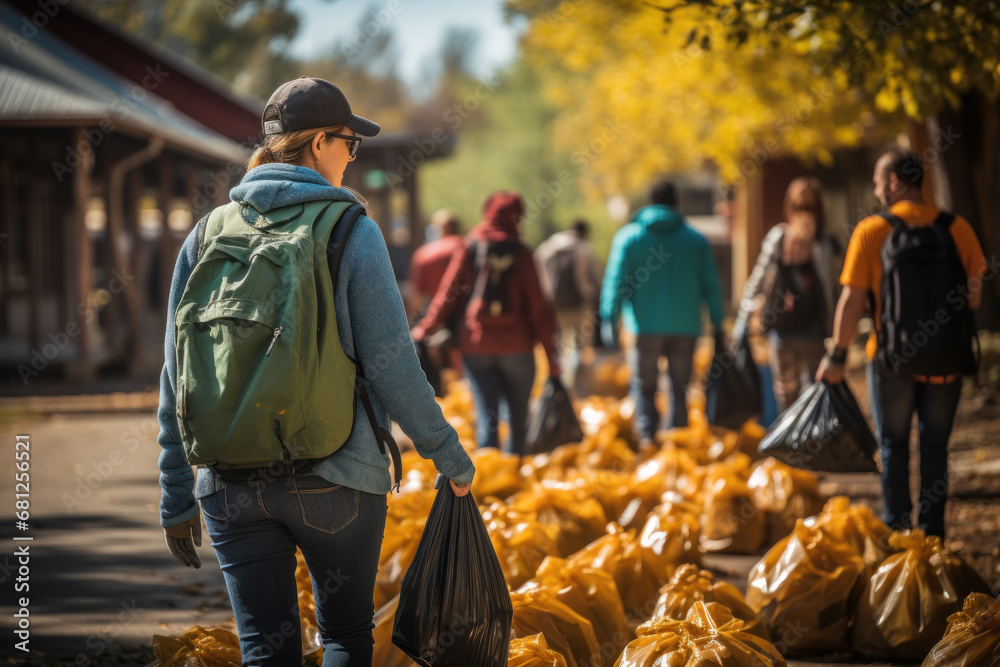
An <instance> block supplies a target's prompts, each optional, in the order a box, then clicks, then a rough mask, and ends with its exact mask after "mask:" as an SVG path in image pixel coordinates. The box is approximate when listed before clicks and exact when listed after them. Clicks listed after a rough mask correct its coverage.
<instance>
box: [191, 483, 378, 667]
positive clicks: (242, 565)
mask: <svg viewBox="0 0 1000 667" xmlns="http://www.w3.org/2000/svg"><path fill="white" fill-rule="evenodd" d="M201 509H202V512H203V513H204V514H205V524H206V525H207V527H208V534H209V535H210V536H211V538H212V547H213V548H214V549H215V553H216V556H218V559H219V565H220V566H221V567H222V573H223V576H224V577H225V580H226V589H227V590H228V591H229V599H230V601H231V603H232V605H233V614H234V615H235V616H236V626H237V629H238V631H239V636H240V651H241V653H242V655H243V665H245V666H246V665H269V666H272V665H273V666H280V667H284V666H286V665H288V666H291V665H294V666H295V667H299V666H300V665H301V664H302V641H301V637H300V628H299V614H298V595H297V592H296V588H295V547H296V545H297V546H298V547H299V548H300V549H302V553H303V555H304V556H305V559H306V564H307V565H308V566H309V572H310V574H311V575H312V585H313V595H314V596H315V600H316V621H317V624H318V626H319V630H320V637H321V641H322V643H323V665H324V667H342V666H344V665H352V666H357V665H370V664H371V660H372V645H373V640H372V629H373V628H374V627H375V626H374V624H373V622H372V617H373V616H374V612H375V609H374V606H375V602H374V594H375V574H376V572H377V571H378V557H379V550H380V549H381V546H382V533H383V531H384V529H385V513H386V498H385V496H382V495H375V494H371V493H364V492H362V491H358V490H356V489H349V488H347V487H344V486H338V485H335V484H331V483H330V482H328V481H326V480H325V479H323V478H322V477H319V476H317V475H313V474H309V473H295V474H293V475H291V476H282V477H277V478H273V477H272V478H269V479H263V480H260V481H249V482H226V483H225V487H223V488H222V489H219V490H218V491H215V492H214V493H212V494H210V495H208V496H205V497H204V498H202V499H201Z"/></svg>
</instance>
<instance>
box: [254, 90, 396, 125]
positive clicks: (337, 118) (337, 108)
mask: <svg viewBox="0 0 1000 667" xmlns="http://www.w3.org/2000/svg"><path fill="white" fill-rule="evenodd" d="M261 124H262V125H263V127H264V136H265V137H267V136H271V135H273V134H283V133H285V132H297V131H299V130H312V129H314V128H320V127H331V126H333V125H343V126H345V127H349V128H351V129H352V130H354V132H355V134H359V135H361V136H362V137H374V136H375V135H376V134H378V133H379V130H381V129H382V128H381V127H380V126H379V124H378V123H376V122H375V121H371V120H368V119H367V118H362V117H361V116H358V115H355V114H354V113H353V112H352V111H351V105H350V104H348V102H347V98H346V97H345V96H344V93H342V92H341V90H340V88H337V87H336V86H335V85H333V84H332V83H330V82H329V81H326V80H324V79H315V78H311V77H307V76H303V77H300V78H298V79H293V80H292V81H289V82H288V83H283V84H281V85H280V86H278V89H277V90H276V91H274V93H272V94H271V99H269V100H268V101H267V105H265V106H264V114H263V115H262V116H261Z"/></svg>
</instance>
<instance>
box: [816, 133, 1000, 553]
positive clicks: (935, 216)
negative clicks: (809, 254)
mask: <svg viewBox="0 0 1000 667" xmlns="http://www.w3.org/2000/svg"><path fill="white" fill-rule="evenodd" d="M923 174H924V167H923V163H922V162H921V160H920V157H919V156H918V155H917V154H915V153H913V152H912V151H909V150H906V149H903V148H900V147H898V146H891V147H889V148H887V149H886V150H885V151H884V152H883V153H882V155H881V156H880V157H879V159H878V161H877V162H876V164H875V172H874V177H873V181H874V184H875V196H876V197H877V198H878V200H879V201H880V202H881V203H882V205H883V206H884V207H885V210H886V214H885V215H873V216H870V217H868V218H865V219H864V220H862V221H861V222H859V223H858V226H857V227H856V228H855V229H854V232H853V234H852V235H851V239H850V242H849V244H848V247H847V256H846V257H845V259H844V269H843V272H842V273H841V276H840V282H841V284H842V285H843V291H842V292H841V296H840V301H839V302H838V304H837V312H836V316H835V319H834V327H833V342H834V350H833V352H830V353H828V354H827V356H826V357H824V359H823V361H822V362H821V363H820V367H819V369H818V370H817V372H816V380H817V381H820V380H824V381H826V382H828V383H830V384H836V383H838V382H840V381H841V380H842V379H843V377H844V361H845V359H846V356H847V346H848V345H849V344H850V342H851V341H852V340H853V339H854V336H855V334H856V331H857V326H858V320H859V319H860V318H861V315H862V314H863V313H864V311H865V308H866V307H867V306H868V305H869V303H870V304H871V307H872V315H873V319H874V321H875V331H873V332H872V335H871V337H870V338H869V340H868V345H867V347H866V353H867V357H868V359H869V364H868V384H869V391H870V393H871V404H872V417H873V420H874V422H875V434H876V437H877V438H878V441H879V453H880V456H881V459H882V474H881V480H882V500H883V503H884V519H885V522H886V523H887V524H888V525H889V526H890V527H891V528H893V529H904V528H910V527H911V526H912V517H911V515H912V512H913V504H912V500H911V497H910V488H909V482H910V471H909V467H910V466H909V464H910V461H909V454H910V449H909V443H910V425H911V422H912V419H913V413H914V412H916V414H917V419H918V422H919V434H920V436H919V437H920V480H921V482H920V503H919V506H918V522H919V527H920V528H922V529H924V530H925V531H926V532H927V533H928V534H931V535H939V536H941V537H942V538H943V537H944V514H945V502H946V500H947V495H948V438H949V437H950V435H951V429H952V425H953V423H954V420H955V411H956V409H957V407H958V400H959V396H960V394H961V390H962V381H961V380H962V375H963V372H964V371H965V370H966V367H962V368H958V369H957V370H956V371H955V372H949V373H947V374H945V375H931V374H925V375H922V374H918V371H919V368H920V367H921V366H922V365H925V364H922V363H920V362H919V361H917V360H921V359H926V358H927V357H926V352H927V350H929V349H932V348H934V346H935V345H936V344H937V343H938V342H939V341H940V340H942V339H941V338H939V339H938V340H937V341H935V340H934V337H935V335H940V336H942V337H943V336H945V334H944V333H943V332H944V331H945V328H946V327H947V328H948V331H949V332H951V331H954V330H955V329H954V328H953V327H954V326H958V323H961V322H969V325H968V326H969V332H970V333H971V327H972V324H971V315H970V312H969V311H971V310H975V309H976V308H978V307H979V302H980V298H981V290H982V276H983V274H984V273H985V272H986V269H987V266H986V259H985V258H984V257H983V251H982V247H981V246H980V244H979V240H978V239H977V238H976V234H975V232H974V231H973V229H972V227H971V226H970V225H969V223H968V222H967V221H966V220H965V219H963V218H962V217H961V216H951V215H950V214H942V212H941V211H940V210H938V209H937V208H936V207H935V206H934V205H933V204H931V203H929V202H927V201H925V200H924V198H923V196H922V194H921V189H920V187H921V183H922V181H923ZM886 216H887V217H888V218H889V219H886ZM939 218H940V219H939ZM949 220H950V221H951V222H950V226H949V225H948V221H949ZM891 221H892V222H891ZM893 222H895V223H896V228H895V229H894V226H893ZM932 225H941V226H942V227H940V228H939V229H946V230H947V231H949V232H950V234H948V233H945V232H943V231H942V232H938V233H940V239H941V240H940V241H939V244H940V246H939V247H938V248H937V249H938V250H939V251H941V252H944V253H947V255H946V256H948V257H951V258H952V265H954V264H957V263H961V268H958V267H957V266H955V268H954V273H953V275H954V276H957V280H955V282H956V283H957V284H954V285H949V284H944V285H942V284H941V283H938V284H937V285H933V287H934V289H933V290H930V291H928V290H923V291H924V292H925V293H930V292H934V293H935V294H941V293H943V294H944V295H945V296H944V298H941V299H939V300H940V301H941V303H937V302H935V303H933V304H929V307H930V308H931V309H932V312H934V313H935V317H934V318H924V319H921V320H920V322H919V324H920V325H921V326H922V332H915V333H914V332H911V333H912V334H913V335H912V338H911V339H905V342H906V345H908V346H909V347H910V351H908V352H905V353H904V354H903V355H899V354H897V353H893V352H892V351H891V350H890V349H889V348H890V346H891V345H892V343H891V342H889V341H890V340H897V339H898V337H899V334H898V333H896V332H893V331H890V329H891V328H892V327H894V326H896V323H895V321H894V319H893V318H894V317H898V315H897V313H898V312H899V310H900V308H902V309H906V308H908V307H910V305H909V304H905V305H902V306H901V305H900V304H901V303H902V302H903V301H907V300H910V301H911V302H916V301H920V299H921V298H922V296H923V295H922V294H917V293H912V292H911V293H907V292H906V289H905V285H904V286H903V289H902V292H901V291H900V290H899V289H896V291H893V289H894V288H895V286H898V285H902V284H903V283H901V282H899V281H897V282H895V283H894V284H887V285H883V261H884V260H883V249H884V248H886V247H888V246H889V245H890V244H891V243H899V239H900V238H901V237H900V234H905V233H906V232H907V230H915V229H918V228H930V226H932ZM914 237H915V236H914ZM924 238H926V235H925V237H924ZM949 241H950V242H952V243H953V250H952V249H951V248H950V246H948V244H949ZM885 261H890V258H889V255H888V254H887V255H886V259H885ZM897 266H898V265H897ZM928 266H929V265H928ZM935 266H938V267H940V266H942V265H941V264H937V265H935ZM963 269H964V275H963ZM898 270H899V269H894V270H893V273H892V274H891V275H892V276H893V277H894V279H895V277H898V276H899V275H902V274H901V273H897V272H896V271H898ZM911 275H913V274H911ZM918 275H919V268H918ZM927 275H928V273H927V272H924V274H923V277H922V279H923V280H924V284H931V285H932V284H933V281H937V280H941V281H948V280H949V278H948V275H949V274H948V273H947V272H940V273H938V272H935V273H933V274H931V275H932V276H933V278H932V279H931V280H927V279H926V278H927ZM887 282H891V281H887ZM942 287H943V288H944V289H941V288H942ZM886 295H889V298H891V299H893V303H890V306H891V308H890V309H889V310H888V313H889V316H887V317H883V313H882V305H883V303H882V301H883V299H885V298H886ZM935 298H936V299H937V297H935ZM935 318H936V319H935ZM966 318H967V319H966ZM887 323H888V325H889V326H888V327H887V326H886V324H887ZM893 335H895V338H893ZM911 340H912V342H911ZM965 342H966V343H969V342H971V341H968V340H966V341H965ZM963 346H964V345H963ZM970 348H971V346H970ZM904 349H905V346H904ZM921 354H923V355H924V356H923V357H921V356H920V355H921ZM963 355H964V357H965V358H971V349H969V350H968V353H967V354H966V353H965V351H964V350H963V351H962V352H961V354H960V355H959V358H961V357H962V356H963Z"/></svg>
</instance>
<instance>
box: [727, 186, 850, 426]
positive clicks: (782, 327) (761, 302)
mask: <svg viewBox="0 0 1000 667" xmlns="http://www.w3.org/2000/svg"><path fill="white" fill-rule="evenodd" d="M783 211H784V218H785V221H784V222H781V223H778V224H777V225H775V226H774V227H772V228H771V229H770V230H769V231H768V233H767V234H766V235H765V236H764V240H763V242H762V243H761V248H760V254H759V255H758V256H757V262H756V264H755V265H754V268H753V271H752V272H751V274H750V277H749V278H748V279H747V283H746V287H745V288H744V290H743V300H742V302H741V311H742V312H745V313H750V312H753V311H755V310H759V311H760V322H761V324H762V326H763V328H764V330H765V331H768V332H770V340H771V348H772V356H771V364H772V368H773V371H774V393H775V398H776V399H777V402H778V409H779V410H784V409H785V408H787V407H788V406H789V405H791V404H792V403H793V402H795V399H797V398H798V397H799V395H800V394H801V393H802V391H803V389H804V388H805V385H807V384H808V383H810V382H811V381H812V377H813V376H814V375H815V374H816V369H817V368H818V367H819V363H820V361H821V360H822V358H823V355H824V354H825V353H826V348H825V346H824V340H825V338H826V335H827V332H828V331H829V330H830V327H831V326H832V323H833V304H834V303H835V299H834V288H835V280H834V279H833V276H834V271H835V266H834V264H835V261H836V259H835V258H836V257H837V255H839V252H840V251H839V247H838V244H837V242H836V241H835V240H834V239H833V238H832V237H830V236H829V235H828V234H827V233H826V231H825V229H824V223H825V218H824V215H823V189H822V186H821V185H820V182H819V179H817V178H816V177H814V176H800V177H798V178H796V179H794V180H793V181H792V182H791V183H789V184H788V188H787V189H786V190H785V201H784V206H783Z"/></svg>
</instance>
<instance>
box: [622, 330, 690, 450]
mask: <svg viewBox="0 0 1000 667" xmlns="http://www.w3.org/2000/svg"><path fill="white" fill-rule="evenodd" d="M697 340H698V339H697V337H696V336H666V335H658V334H640V335H639V336H637V337H636V342H635V349H634V350H631V351H630V355H631V358H630V361H631V365H632V396H633V398H634V399H635V408H636V411H635V421H636V429H637V430H638V432H639V437H640V438H652V437H653V436H654V435H655V434H656V429H657V428H659V424H660V415H659V413H658V412H657V410H656V401H655V398H656V385H657V382H659V379H660V370H659V364H660V357H664V356H665V357H666V358H667V375H668V376H669V378H670V387H669V393H670V421H669V426H668V428H673V427H679V426H687V424H688V409H687V395H686V389H687V386H688V383H689V382H690V381H691V367H692V365H693V364H694V347H695V342H696V341H697Z"/></svg>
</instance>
